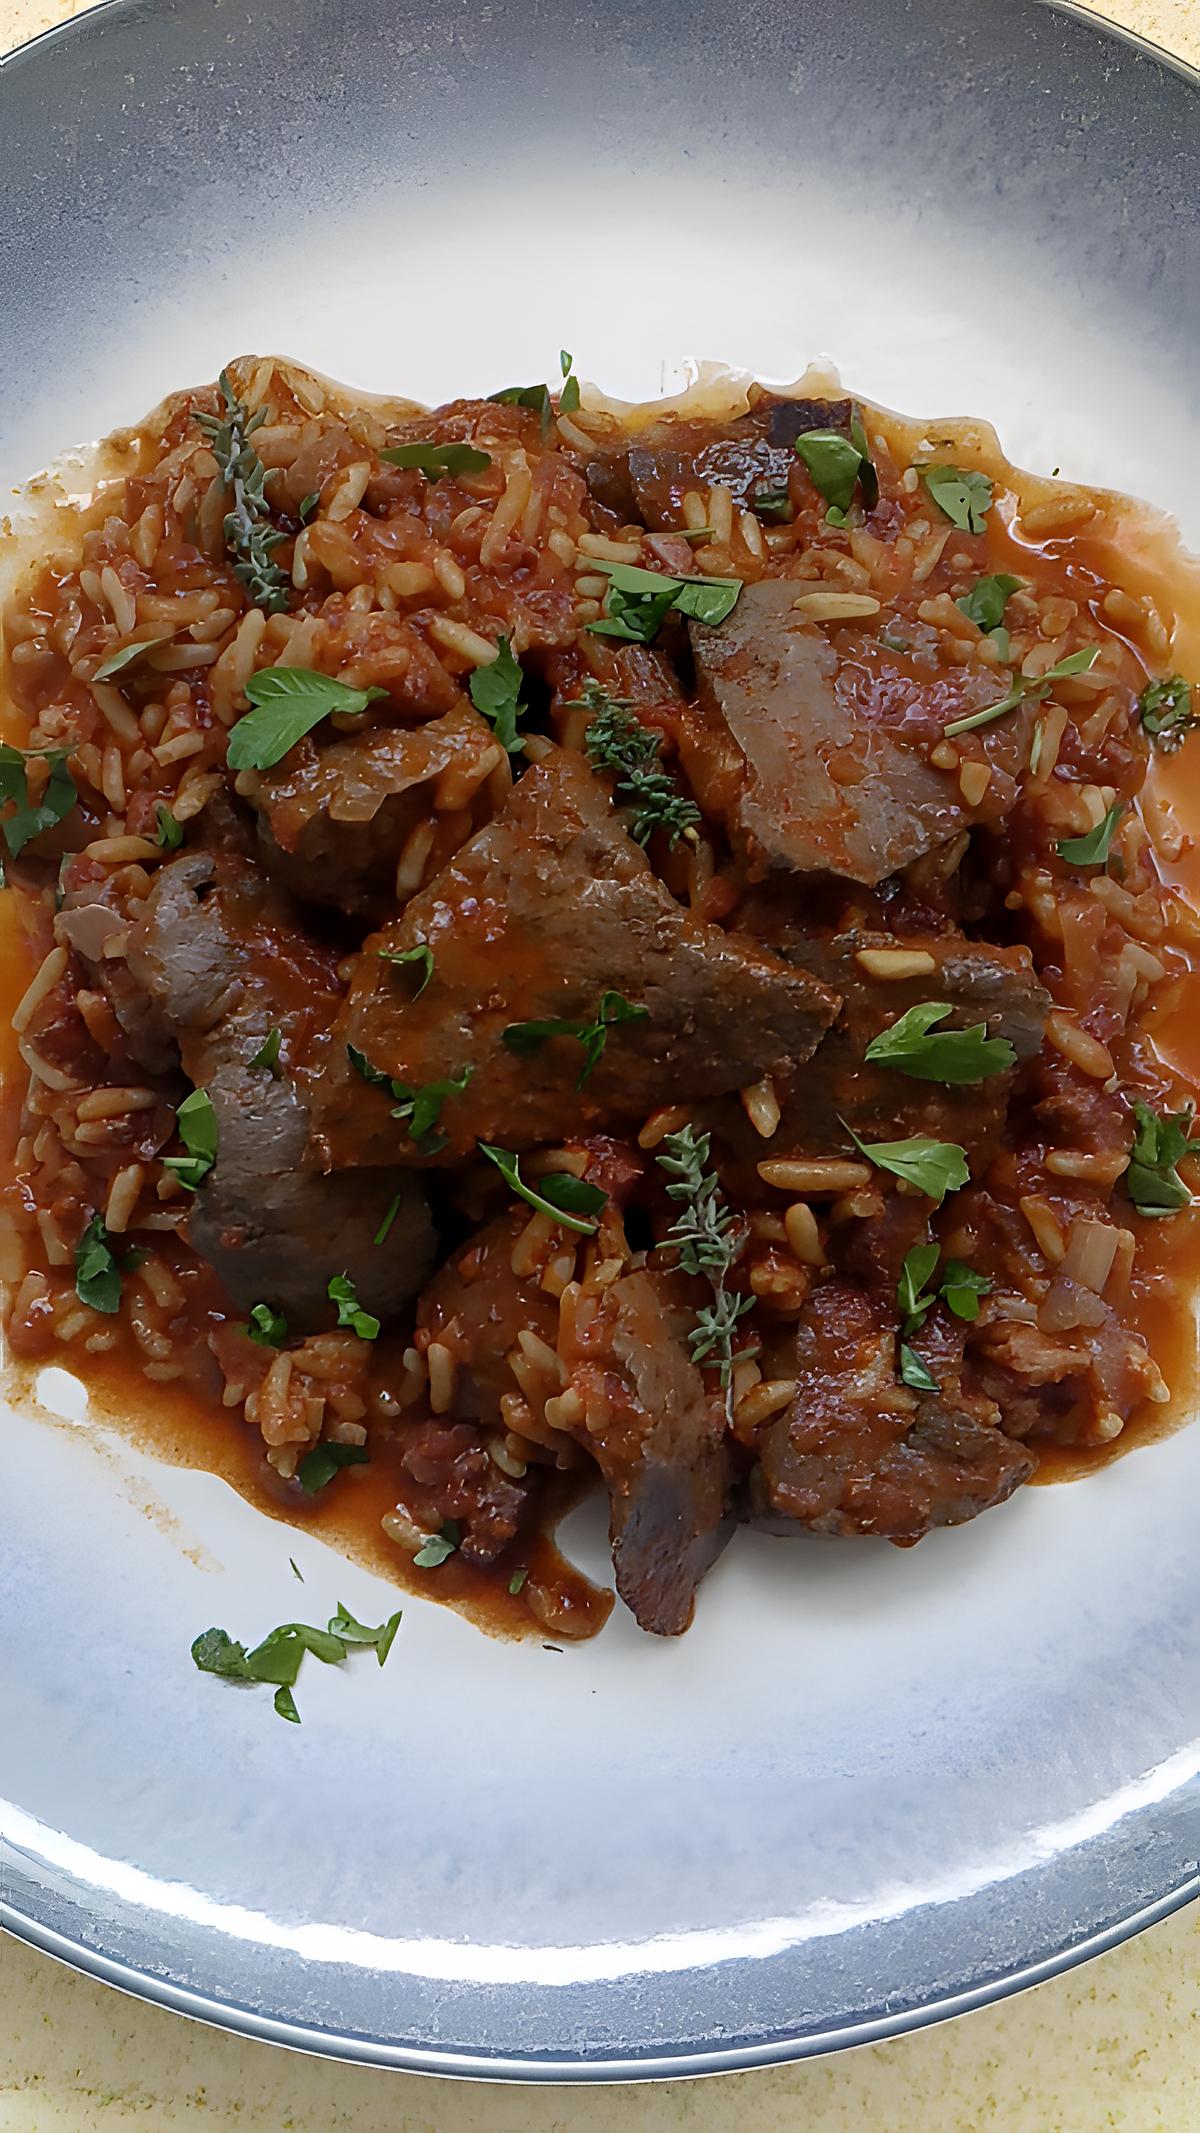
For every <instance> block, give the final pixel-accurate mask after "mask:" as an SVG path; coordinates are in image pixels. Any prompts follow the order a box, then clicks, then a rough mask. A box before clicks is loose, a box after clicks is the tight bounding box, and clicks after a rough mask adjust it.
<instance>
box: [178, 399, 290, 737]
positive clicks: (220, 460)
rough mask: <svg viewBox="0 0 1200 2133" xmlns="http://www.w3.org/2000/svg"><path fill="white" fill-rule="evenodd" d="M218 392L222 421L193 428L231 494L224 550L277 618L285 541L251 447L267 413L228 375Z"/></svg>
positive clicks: (211, 418) (259, 602)
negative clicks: (276, 556)
mask: <svg viewBox="0 0 1200 2133" xmlns="http://www.w3.org/2000/svg"><path fill="white" fill-rule="evenodd" d="M220 386H221V396H222V398H223V400H224V402H225V411H224V417H223V418H222V416H220V415H202V414H198V415H197V416H196V426H197V428H198V429H201V430H203V432H204V434H205V436H206V437H207V439H208V442H209V449H210V450H211V452H212V455H213V457H214V459H215V460H216V462H217V466H218V468H219V470H220V474H221V479H222V481H223V482H224V483H225V485H226V487H227V488H228V489H231V490H232V491H233V505H232V508H231V509H230V510H229V511H227V512H226V514H225V545H226V547H227V548H228V550H229V552H230V554H231V555H232V556H233V558H234V565H233V574H234V577H235V578H236V579H237V580H238V583H239V584H240V585H243V586H244V587H245V589H246V591H247V593H248V594H249V596H250V598H251V600H252V601H253V602H254V605H255V606H256V607H261V608H262V609H263V611H264V613H266V614H268V615H279V614H282V613H283V611H284V609H285V608H286V606H287V603H288V589H289V580H288V578H287V576H286V574H285V572H283V571H282V570H280V568H279V566H278V564H276V563H273V562H272V561H271V555H272V551H273V550H274V549H276V548H278V546H279V544H280V542H281V541H282V540H283V538H284V536H283V534H282V533H277V532H276V531H275V529H274V527H273V526H272V525H271V508H270V505H269V504H268V502H267V499H266V496H265V494H264V493H263V483H264V482H265V480H266V474H267V470H266V468H265V467H264V465H263V463H262V460H261V459H260V458H259V456H258V453H257V452H256V451H255V449H254V446H253V445H252V444H251V442H250V439H251V437H252V436H253V435H254V432H255V430H257V429H259V428H261V426H262V424H263V423H264V422H265V421H266V419H267V410H266V408H265V407H260V408H256V409H255V411H254V413H253V414H250V413H249V411H248V410H247V409H246V408H245V407H243V405H242V403H241V401H240V400H239V399H238V398H237V396H236V394H235V393H234V390H233V387H232V385H231V384H230V382H229V373H228V371H226V370H223V371H222V372H221V377H220ZM241 767H243V768H244V767H246V766H244V765H243V766H241Z"/></svg>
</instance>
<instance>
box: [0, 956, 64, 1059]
mask: <svg viewBox="0 0 1200 2133" xmlns="http://www.w3.org/2000/svg"><path fill="white" fill-rule="evenodd" d="M66 967H67V950H66V949H65V948H52V949H51V950H50V953H49V955H47V956H46V957H44V959H43V960H42V962H41V963H40V964H39V965H38V968H37V970H36V971H35V972H34V974H33V976H32V978H31V979H30V981H29V983H28V985H27V986H26V988H25V990H24V992H23V993H22V994H21V997H20V999H19V1000H18V1002H17V1005H16V1007H15V1008H14V1009H13V1012H12V1015H11V1017H10V1020H9V1026H10V1028H12V1029H13V1030H15V1031H16V1032H17V1034H18V1036H19V1035H20V1034H21V1033H22V1031H24V1030H26V1029H28V1027H29V1024H30V1022H31V1021H32V1019H33V1017H34V1015H35V1014H36V1013H37V1011H38V1008H39V1007H40V1006H41V1005H42V1002H43V1000H46V999H48V998H49V996H50V994H51V993H52V992H53V991H54V988H55V986H56V985H57V984H58V982H59V979H60V978H61V977H62V975H63V972H64V971H65V969H66ZM67 1086H70V1084H67Z"/></svg>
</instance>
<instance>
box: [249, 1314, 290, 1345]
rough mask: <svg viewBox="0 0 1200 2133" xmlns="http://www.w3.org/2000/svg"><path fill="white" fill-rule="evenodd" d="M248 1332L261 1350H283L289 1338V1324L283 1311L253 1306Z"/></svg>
mask: <svg viewBox="0 0 1200 2133" xmlns="http://www.w3.org/2000/svg"><path fill="white" fill-rule="evenodd" d="M246 1332H247V1333H248V1334H249V1336H250V1339H251V1340H252V1341H255V1342H256V1343H257V1345H258V1346H259V1347H260V1348H282V1346H283V1344H284V1342H285V1340H286V1339H287V1336H288V1322H287V1320H286V1318H285V1317H284V1315H283V1313H282V1311H276V1310H275V1309H274V1308H273V1307H272V1305H270V1304H253V1305H252V1306H251V1309H250V1316H249V1319H248V1321H247V1325H246Z"/></svg>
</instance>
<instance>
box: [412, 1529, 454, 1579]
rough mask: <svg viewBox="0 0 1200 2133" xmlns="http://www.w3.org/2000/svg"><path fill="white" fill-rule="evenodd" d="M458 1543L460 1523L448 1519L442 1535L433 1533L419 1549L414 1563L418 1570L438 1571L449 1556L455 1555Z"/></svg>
mask: <svg viewBox="0 0 1200 2133" xmlns="http://www.w3.org/2000/svg"><path fill="white" fill-rule="evenodd" d="M458 1542H459V1528H458V1521H457V1519H454V1518H448V1519H447V1520H446V1522H445V1524H444V1525H443V1527H442V1529H441V1531H440V1533H431V1534H430V1535H429V1538H428V1539H427V1540H426V1541H425V1542H424V1543H423V1545H422V1546H421V1547H420V1548H418V1550H417V1552H416V1554H415V1555H414V1557H413V1563H414V1565H415V1566H416V1568H417V1569H418V1570H436V1569H437V1568H438V1567H439V1565H440V1564H442V1563H444V1562H445V1561H446V1558H447V1556H450V1555H453V1554H454V1551H455V1549H456V1548H457V1546H458Z"/></svg>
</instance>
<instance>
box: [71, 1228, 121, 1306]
mask: <svg viewBox="0 0 1200 2133" xmlns="http://www.w3.org/2000/svg"><path fill="white" fill-rule="evenodd" d="M75 1294H76V1295H77V1296H78V1298H79V1301H80V1303H85V1304H87V1305H88V1306H89V1307H90V1308H91V1310H93V1311H103V1312H104V1313H105V1314H106V1315H108V1316H110V1317H111V1316H112V1314H113V1313H114V1312H115V1311H119V1310H120V1308H121V1268H120V1263H119V1261H118V1259H117V1256H116V1254H115V1252H114V1251H113V1247H112V1238H111V1237H110V1236H109V1234H108V1231H107V1229H106V1228H105V1226H104V1217H103V1216H102V1215H93V1216H92V1219H91V1221H90V1222H89V1223H88V1226H87V1228H86V1229H85V1230H84V1233H83V1235H82V1237H81V1238H80V1240H79V1242H78V1244H77V1245H76V1247H75Z"/></svg>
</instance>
